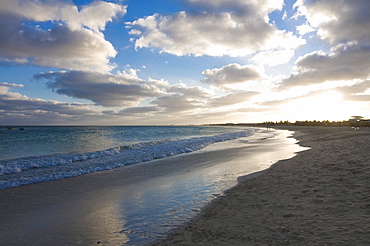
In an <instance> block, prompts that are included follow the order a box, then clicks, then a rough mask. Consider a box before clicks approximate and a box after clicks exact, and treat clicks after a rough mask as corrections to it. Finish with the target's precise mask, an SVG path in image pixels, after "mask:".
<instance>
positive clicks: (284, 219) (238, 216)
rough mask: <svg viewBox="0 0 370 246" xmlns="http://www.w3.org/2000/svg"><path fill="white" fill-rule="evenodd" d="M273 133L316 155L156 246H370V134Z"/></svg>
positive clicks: (229, 198) (302, 156)
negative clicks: (288, 136)
mask: <svg viewBox="0 0 370 246" xmlns="http://www.w3.org/2000/svg"><path fill="white" fill-rule="evenodd" d="M275 127H276V128H279V129H287V130H292V131H295V134H294V138H296V139H298V140H299V142H300V145H301V146H305V147H310V148H311V149H310V150H306V151H304V152H301V153H298V155H297V156H295V157H294V158H292V159H288V160H283V161H279V162H278V163H277V164H275V165H274V166H272V167H271V168H270V169H268V170H266V171H264V172H263V173H262V175H255V176H256V178H254V177H252V178H249V179H247V180H245V181H243V182H241V183H240V184H239V185H238V186H237V187H235V188H233V189H231V190H229V191H228V192H227V193H226V196H223V197H221V198H219V199H218V200H216V201H215V202H214V203H212V204H211V205H210V206H208V207H207V208H205V209H204V211H203V213H202V214H201V215H199V216H198V217H196V218H195V219H194V220H193V221H192V222H191V223H189V224H187V225H186V226H185V227H183V228H181V229H179V230H176V231H175V232H173V234H172V235H171V236H170V237H169V238H168V239H167V240H165V241H162V242H157V244H156V245H370V223H369V221H370V194H369V190H370V182H369V177H370V151H369V143H370V129H368V128H360V129H357V130H356V129H355V128H351V127H295V126H275Z"/></svg>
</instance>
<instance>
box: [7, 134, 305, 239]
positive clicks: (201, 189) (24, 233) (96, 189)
mask: <svg viewBox="0 0 370 246" xmlns="http://www.w3.org/2000/svg"><path fill="white" fill-rule="evenodd" d="M289 134H290V133H289V132H287V131H280V133H279V134H277V135H275V137H266V136H274V134H272V135H271V133H268V134H267V135H266V134H265V133H256V134H254V135H253V136H251V137H248V138H242V139H240V140H238V139H237V140H235V141H226V142H223V143H218V144H214V145H211V146H209V147H210V148H206V149H204V150H201V151H197V152H193V153H190V154H184V155H178V156H174V157H170V158H164V159H158V160H156V161H152V162H150V163H143V164H136V165H132V166H127V167H123V168H117V169H113V170H110V171H104V172H97V173H91V174H87V175H82V176H78V177H74V178H66V179H60V180H55V181H50V182H41V183H35V184H30V185H24V186H19V187H15V188H9V189H3V190H0V245H22V246H23V245H96V244H99V245H114V246H115V245H124V244H129V245H143V244H145V243H149V242H152V241H153V240H156V239H158V238H162V239H163V238H165V236H166V235H167V233H168V231H169V230H171V229H173V228H176V227H178V226H180V225H182V224H183V223H184V222H186V221H188V219H191V218H193V217H194V216H195V215H196V214H198V213H199V211H200V209H201V208H202V207H204V206H205V205H206V204H207V203H209V202H210V201H211V199H213V198H214V197H217V196H219V195H221V194H223V191H224V190H225V189H229V188H231V187H233V186H235V185H236V184H237V182H236V178H237V177H239V176H241V175H246V174H248V173H253V172H257V171H260V170H264V169H266V168H268V167H270V166H271V164H273V163H275V162H276V161H277V160H280V159H286V158H291V157H292V156H294V153H293V152H294V151H298V150H299V149H300V147H299V146H298V145H296V144H295V141H294V139H291V138H286V136H287V135H289Z"/></svg>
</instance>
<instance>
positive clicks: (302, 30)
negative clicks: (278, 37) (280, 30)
mask: <svg viewBox="0 0 370 246" xmlns="http://www.w3.org/2000/svg"><path fill="white" fill-rule="evenodd" d="M296 29H297V31H298V33H299V35H305V34H307V33H310V32H313V31H315V29H314V28H312V27H311V26H310V25H309V24H308V23H305V24H303V25H300V26H297V27H296Z"/></svg>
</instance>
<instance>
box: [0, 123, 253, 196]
mask: <svg viewBox="0 0 370 246" xmlns="http://www.w3.org/2000/svg"><path fill="white" fill-rule="evenodd" d="M254 132H255V130H253V129H248V130H244V131H238V132H232V133H226V134H220V135H215V136H203V137H194V138H188V139H167V140H160V141H152V142H142V143H137V144H132V145H126V146H119V147H115V148H110V149H107V150H102V151H95V152H90V153H71V154H61V155H53V156H41V157H32V158H20V159H16V160H12V161H5V162H1V164H0V189H4V188H9V187H15V186H19V185H25V184H31V183H35V182H43V181H50V180H56V179H63V178H68V177H74V176H79V175H83V174H87V173H92V172H98V171H104V170H110V169H113V168H118V167H123V166H125V165H132V164H136V163H141V162H146V161H151V160H154V159H159V158H165V157H169V156H174V155H178V154H183V153H190V152H193V151H197V150H200V149H202V148H204V147H206V146H208V145H210V144H213V143H217V142H222V141H228V140H233V139H238V138H242V137H248V136H251V135H253V133H254Z"/></svg>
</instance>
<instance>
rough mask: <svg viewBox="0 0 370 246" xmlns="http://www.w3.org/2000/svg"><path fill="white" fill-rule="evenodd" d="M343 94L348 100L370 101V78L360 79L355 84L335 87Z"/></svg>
mask: <svg viewBox="0 0 370 246" xmlns="http://www.w3.org/2000/svg"><path fill="white" fill-rule="evenodd" d="M335 90H336V91H338V92H340V93H342V94H343V99H344V100H346V101H359V102H370V80H364V81H360V82H359V83H356V84H354V85H350V86H343V87H339V88H336V89H335Z"/></svg>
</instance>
